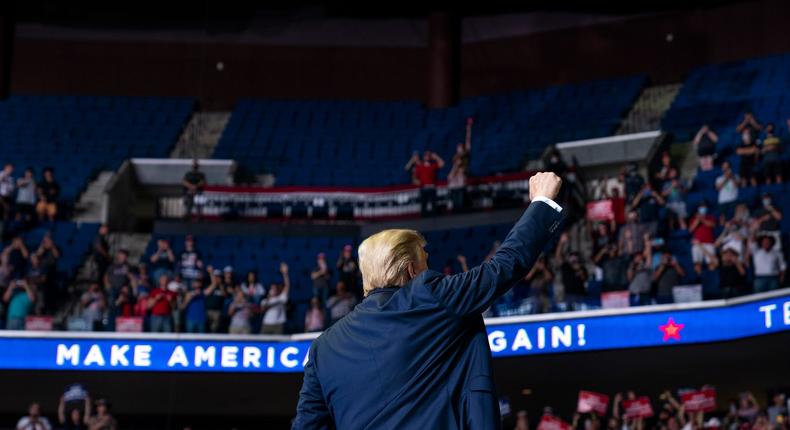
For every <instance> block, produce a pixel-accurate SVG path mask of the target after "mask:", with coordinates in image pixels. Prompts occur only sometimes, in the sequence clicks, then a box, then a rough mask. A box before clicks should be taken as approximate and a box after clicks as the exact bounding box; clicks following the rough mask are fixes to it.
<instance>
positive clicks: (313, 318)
mask: <svg viewBox="0 0 790 430" xmlns="http://www.w3.org/2000/svg"><path fill="white" fill-rule="evenodd" d="M324 320H325V313H324V309H323V307H322V306H321V302H320V301H319V300H318V298H316V297H313V298H312V299H311V300H310V309H309V310H308V311H307V313H305V317H304V331H305V333H310V332H316V331H322V330H323V329H324Z"/></svg>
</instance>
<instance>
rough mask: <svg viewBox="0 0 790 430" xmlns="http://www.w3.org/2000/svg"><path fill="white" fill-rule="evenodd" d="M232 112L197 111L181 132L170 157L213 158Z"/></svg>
mask: <svg viewBox="0 0 790 430" xmlns="http://www.w3.org/2000/svg"><path fill="white" fill-rule="evenodd" d="M229 120H230V112H195V113H193V114H192V117H191V118H190V119H189V123H188V124H187V126H186V127H184V130H183V131H182V132H181V137H179V139H178V142H177V143H176V146H175V148H173V152H172V153H171V154H170V158H211V154H213V153H214V148H215V147H216V146H217V143H219V139H220V137H221V136H222V131H223V130H224V129H225V126H226V125H227V124H228V121H229Z"/></svg>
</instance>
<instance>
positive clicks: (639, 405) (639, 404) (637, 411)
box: [623, 396, 653, 418]
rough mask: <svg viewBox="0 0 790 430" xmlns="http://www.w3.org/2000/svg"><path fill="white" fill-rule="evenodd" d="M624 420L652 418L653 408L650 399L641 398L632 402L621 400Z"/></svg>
mask: <svg viewBox="0 0 790 430" xmlns="http://www.w3.org/2000/svg"><path fill="white" fill-rule="evenodd" d="M623 409H625V417H626V418H649V417H652V416H653V406H651V405H650V399H648V398H647V396H642V397H639V398H636V399H634V400H623Z"/></svg>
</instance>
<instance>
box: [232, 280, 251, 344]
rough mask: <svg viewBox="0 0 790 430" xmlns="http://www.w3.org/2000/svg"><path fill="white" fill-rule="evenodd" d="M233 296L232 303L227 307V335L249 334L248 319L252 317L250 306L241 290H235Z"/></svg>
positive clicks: (249, 325)
mask: <svg viewBox="0 0 790 430" xmlns="http://www.w3.org/2000/svg"><path fill="white" fill-rule="evenodd" d="M235 291H236V292H235V293H234V294H233V301H232V302H231V303H230V305H229V306H228V315H229V316H230V325H229V327H228V333H230V334H250V332H251V331H252V326H251V324H250V323H251V321H250V318H251V317H252V305H251V304H250V302H249V301H248V300H247V296H246V295H244V291H242V290H241V289H237V290H235Z"/></svg>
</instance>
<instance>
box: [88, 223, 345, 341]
mask: <svg viewBox="0 0 790 430" xmlns="http://www.w3.org/2000/svg"><path fill="white" fill-rule="evenodd" d="M106 235H107V229H106V227H102V228H100V229H99V234H98V236H97V238H96V240H95V241H94V255H93V258H94V259H95V260H97V261H98V262H99V263H98V265H99V266H100V267H101V268H102V272H103V276H102V277H101V279H100V280H97V281H96V282H94V283H92V284H91V285H90V286H89V288H88V289H87V291H85V292H84V293H83V294H82V296H81V298H80V303H79V306H78V311H77V314H78V316H77V320H78V321H83V322H84V328H85V329H88V330H96V331H102V330H114V329H115V325H116V318H118V317H139V318H141V319H142V321H143V329H144V330H146V331H151V332H162V333H166V332H181V333H231V334H249V333H263V334H283V333H285V332H286V331H292V330H293V327H289V328H287V327H286V323H287V322H288V317H289V316H291V315H294V314H296V313H295V312H292V308H291V303H290V301H289V292H290V290H291V275H290V272H289V267H288V264H287V263H285V262H282V263H280V267H279V273H278V274H277V275H276V278H275V279H274V280H273V281H272V282H270V283H269V285H268V286H265V284H264V283H263V282H262V281H261V280H260V278H259V276H258V273H256V272H255V271H249V272H247V273H245V274H244V275H243V276H239V274H237V273H236V272H235V270H234V268H233V267H231V266H225V267H214V266H212V265H211V264H210V263H208V262H204V260H203V257H202V255H201V253H200V252H199V251H198V249H197V248H196V245H195V239H194V238H193V237H192V236H187V237H186V238H185V240H184V244H183V248H182V250H181V251H180V252H176V251H174V250H173V248H172V247H171V244H170V243H169V241H168V240H166V239H160V240H158V241H157V248H156V250H155V251H154V252H153V253H152V254H151V255H150V257H148V258H147V261H143V262H140V263H139V264H138V265H136V266H133V265H132V264H131V263H130V262H129V255H128V252H127V251H126V250H123V249H121V250H118V251H117V252H116V253H115V255H114V257H113V259H112V260H111V261H108V258H109V256H110V254H109V248H108V244H107V240H106ZM335 272H336V276H335ZM310 278H311V279H312V283H313V289H312V291H313V298H312V301H311V305H310V308H309V310H308V311H307V312H306V316H305V321H304V327H305V330H306V331H321V330H323V329H324V328H326V327H328V326H329V325H331V324H333V323H334V322H336V321H337V320H339V319H340V318H342V317H343V316H345V315H346V314H348V313H349V312H351V310H352V309H353V307H354V306H355V305H356V303H357V301H358V298H359V296H358V292H359V283H360V279H359V270H358V266H357V262H356V259H355V257H354V255H353V248H352V247H351V246H350V245H346V246H345V247H343V249H342V250H341V251H340V255H339V257H338V259H337V261H336V263H335V264H334V265H331V264H330V263H329V262H328V261H327V257H326V255H325V254H324V253H319V254H318V255H317V256H316V263H315V267H314V269H313V270H312V271H311V273H310ZM333 279H337V281H336V282H335V283H334V285H333V284H332V280H333Z"/></svg>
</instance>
